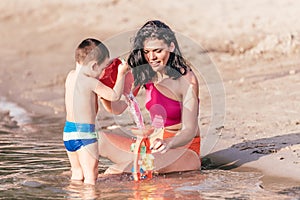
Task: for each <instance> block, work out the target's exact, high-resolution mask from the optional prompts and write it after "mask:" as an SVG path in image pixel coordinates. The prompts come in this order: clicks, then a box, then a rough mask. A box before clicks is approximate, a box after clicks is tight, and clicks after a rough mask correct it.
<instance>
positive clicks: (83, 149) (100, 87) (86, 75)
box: [63, 38, 128, 185]
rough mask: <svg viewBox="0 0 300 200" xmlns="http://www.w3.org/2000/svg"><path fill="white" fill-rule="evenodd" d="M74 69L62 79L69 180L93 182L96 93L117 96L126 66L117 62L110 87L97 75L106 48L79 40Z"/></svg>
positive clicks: (110, 97) (106, 57)
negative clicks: (114, 79)
mask: <svg viewBox="0 0 300 200" xmlns="http://www.w3.org/2000/svg"><path fill="white" fill-rule="evenodd" d="M75 59H76V70H72V71H70V72H69V74H68V76H67V79H66V83H65V87H66V88H65V106H66V124H65V127H64V133H63V140H64V145H65V147H66V149H67V153H68V157H69V160H70V163H71V171H72V177H71V180H80V181H84V183H87V184H92V185H95V182H96V179H97V176H98V157H99V154H98V142H97V135H96V132H95V118H96V114H97V106H96V105H97V95H98V97H102V98H105V99H107V100H110V101H117V100H119V99H120V97H121V94H122V92H123V87H124V79H125V78H124V77H125V74H126V71H127V68H128V66H127V65H126V64H120V65H119V69H118V76H117V80H116V84H115V86H114V88H113V89H111V88H110V87H107V86H106V85H104V84H103V83H102V82H100V81H99V80H98V79H97V78H98V77H99V75H100V74H101V72H102V70H103V69H104V68H105V67H106V66H107V65H108V63H109V51H108V49H107V48H106V46H105V45H104V44H103V43H101V42H100V41H98V40H96V39H92V38H88V39H85V40H83V41H82V42H81V43H80V44H79V46H78V47H77V49H76V52H75Z"/></svg>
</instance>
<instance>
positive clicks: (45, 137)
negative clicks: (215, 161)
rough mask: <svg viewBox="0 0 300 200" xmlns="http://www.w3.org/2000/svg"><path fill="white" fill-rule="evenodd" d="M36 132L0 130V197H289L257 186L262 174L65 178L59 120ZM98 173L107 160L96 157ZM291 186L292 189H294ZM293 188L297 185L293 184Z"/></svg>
mask: <svg viewBox="0 0 300 200" xmlns="http://www.w3.org/2000/svg"><path fill="white" fill-rule="evenodd" d="M33 126H35V129H34V130H38V131H36V132H26V131H25V132H24V131H22V130H21V129H11V130H10V131H5V130H1V129H0V199H114V200H115V199H162V200H168V199H270V198H272V199H289V198H290V197H291V196H292V197H295V196H296V195H297V194H298V193H295V192H293V190H286V191H285V190H284V188H281V190H280V191H282V192H281V193H279V192H278V193H274V192H269V191H266V190H264V189H263V188H262V187H261V181H260V178H261V174H260V173H254V172H232V171H224V170H203V171H202V172H201V173H200V172H187V173H174V174H167V175H161V176H154V178H153V179H152V180H149V181H141V182H134V181H132V179H131V177H130V174H123V175H118V176H116V175H115V176H112V175H110V176H105V175H103V174H101V175H100V177H99V180H98V181H97V184H96V186H94V187H92V186H88V185H83V184H82V183H81V182H71V181H70V173H69V169H70V165H69V161H68V158H67V155H66V152H65V148H64V146H63V142H62V128H63V121H62V120H61V119H44V118H38V119H35V124H33ZM99 163H100V166H99V172H100V173H103V171H104V170H105V169H106V168H107V167H108V165H109V164H110V162H109V161H107V160H104V159H103V160H100V162H99ZM293 189H295V188H293ZM296 189H297V188H296Z"/></svg>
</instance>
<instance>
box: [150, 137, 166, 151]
mask: <svg viewBox="0 0 300 200" xmlns="http://www.w3.org/2000/svg"><path fill="white" fill-rule="evenodd" d="M150 149H151V150H152V152H153V153H156V152H160V153H166V152H167V151H168V150H169V149H170V145H169V142H167V141H165V140H162V139H160V138H157V139H156V140H154V141H153V143H152V144H151V146H150Z"/></svg>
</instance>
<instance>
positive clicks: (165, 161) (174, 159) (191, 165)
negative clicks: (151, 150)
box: [154, 149, 201, 173]
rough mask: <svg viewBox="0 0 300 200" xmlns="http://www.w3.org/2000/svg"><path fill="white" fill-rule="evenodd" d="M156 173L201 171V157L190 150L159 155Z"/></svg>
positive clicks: (155, 163)
mask: <svg viewBox="0 0 300 200" xmlns="http://www.w3.org/2000/svg"><path fill="white" fill-rule="evenodd" d="M154 156H155V160H154V165H155V171H157V172H159V173H169V172H179V171H192V170H200V168H201V161H200V158H199V156H198V155H197V154H196V153H195V152H194V151H192V150H190V149H171V150H169V151H168V152H166V153H164V154H160V153H157V154H156V155H154Z"/></svg>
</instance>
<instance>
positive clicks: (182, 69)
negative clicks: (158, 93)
mask: <svg viewBox="0 0 300 200" xmlns="http://www.w3.org/2000/svg"><path fill="white" fill-rule="evenodd" d="M148 38H154V39H159V40H163V41H164V42H165V43H166V44H167V45H168V46H169V45H170V44H171V42H173V43H174V45H175V49H174V51H173V52H170V57H169V60H168V62H167V65H166V74H167V75H168V76H169V77H172V78H173V79H177V78H179V77H181V76H183V75H185V74H186V73H187V70H188V68H189V66H188V64H187V62H186V61H185V59H184V58H183V57H182V54H181V52H180V49H179V46H178V42H177V39H176V37H175V34H174V32H173V31H172V30H171V29H170V27H169V26H167V25H166V24H164V23H163V22H161V21H158V20H153V21H148V22H147V23H146V24H145V25H144V26H143V27H142V28H141V29H140V30H139V31H138V32H137V34H136V36H135V38H134V41H133V50H132V51H131V52H130V54H129V57H128V60H127V62H128V64H129V66H130V67H131V68H132V73H133V76H134V85H135V86H142V85H144V84H146V83H148V82H149V81H151V80H152V79H153V78H154V77H155V76H156V73H155V72H154V71H153V70H152V68H151V66H150V65H149V64H148V62H147V61H146V59H145V57H144V53H143V49H144V41H145V40H146V39H148Z"/></svg>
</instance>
